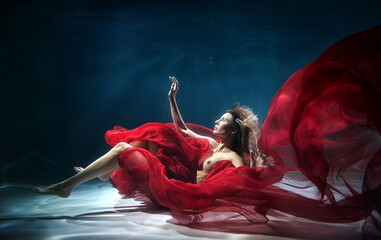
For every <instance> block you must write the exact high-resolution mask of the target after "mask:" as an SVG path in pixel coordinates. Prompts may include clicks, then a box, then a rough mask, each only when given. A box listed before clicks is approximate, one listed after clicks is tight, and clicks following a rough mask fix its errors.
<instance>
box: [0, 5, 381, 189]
mask: <svg viewBox="0 0 381 240" xmlns="http://www.w3.org/2000/svg"><path fill="white" fill-rule="evenodd" d="M0 8H1V10H0V11H1V38H0V61H1V62H0V79H1V95H0V97H1V127H2V133H1V159H0V161H1V167H2V172H3V173H8V175H14V174H15V172H23V173H25V172H28V173H29V174H30V175H29V177H28V176H27V177H26V178H24V179H23V181H28V178H32V176H33V175H36V174H38V175H41V174H46V176H49V175H50V174H47V172H49V171H51V173H52V174H53V175H51V176H53V177H56V178H59V177H61V175H62V176H68V175H69V174H70V173H72V172H71V171H72V169H71V167H72V166H74V165H83V166H86V165H87V164H88V163H89V162H91V161H92V160H94V159H96V158H97V157H99V156H100V155H101V154H103V153H105V152H106V151H107V150H108V149H109V148H108V146H107V145H106V144H105V143H104V140H103V134H104V132H105V131H107V130H108V129H110V128H112V127H113V126H114V125H122V126H124V127H126V128H134V127H137V126H139V125H141V124H143V123H145V122H169V121H171V117H170V110H169V103H168V98H167V93H168V90H169V88H170V81H169V80H168V76H169V75H174V76H176V77H177V78H178V79H179V81H180V90H179V92H178V96H177V99H178V104H179V107H180V110H181V112H182V115H183V118H184V119H185V121H187V122H193V123H197V124H200V125H204V126H207V127H213V122H214V120H215V119H216V118H218V117H219V116H220V115H221V114H222V113H223V111H224V110H225V109H227V108H230V107H231V105H232V104H233V103H234V102H235V101H239V102H240V103H241V104H244V105H248V106H250V107H251V108H253V110H254V111H255V112H256V113H257V114H258V115H259V118H260V119H261V120H262V121H263V119H264V118H265V117H266V112H267V108H268V106H269V103H270V101H271V98H272V96H273V95H274V94H275V92H276V91H277V89H278V88H279V87H280V86H281V85H282V83H283V82H284V81H285V80H286V79H287V78H288V77H289V76H290V75H291V74H292V73H294V72H295V71H297V70H298V69H300V68H301V67H303V66H304V65H306V64H307V63H309V62H310V61H312V60H314V59H315V58H317V57H318V56H319V55H320V54H321V53H322V52H323V51H324V50H325V49H326V48H327V47H329V46H330V45H331V44H333V43H334V42H336V41H338V40H340V39H341V38H343V37H345V36H348V35H350V34H353V33H356V32H359V31H361V30H365V29H368V28H371V27H374V26H377V25H381V14H380V12H381V1H379V0H377V1H376V0H375V1H369V0H368V1H344V0H342V1H338V0H329V1H328V0H320V1H281V0H278V1H276V0H267V1H265V0H263V1H234V0H230V1H136V2H133V1H80V0H78V1H74V0H71V1H10V0H7V1H2V2H1V4H0ZM46 164H48V166H47V167H46V168H44V166H46ZM49 164H50V165H49ZM20 166H21V168H24V170H22V171H20ZM53 167H57V169H54V168H53ZM41 169H43V170H41ZM16 170H17V171H16ZM3 175H4V174H3ZM23 176H25V174H24V175H23ZM51 176H50V177H51ZM15 178H20V177H15ZM3 181H8V182H9V181H11V180H9V179H8V180H3ZM12 181H14V180H12Z"/></svg>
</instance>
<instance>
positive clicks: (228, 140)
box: [219, 138, 233, 151]
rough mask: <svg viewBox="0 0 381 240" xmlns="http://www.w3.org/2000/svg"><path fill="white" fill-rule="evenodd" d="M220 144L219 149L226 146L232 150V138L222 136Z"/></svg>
mask: <svg viewBox="0 0 381 240" xmlns="http://www.w3.org/2000/svg"><path fill="white" fill-rule="evenodd" d="M221 144H222V146H221V147H220V148H219V149H223V148H228V149H230V150H232V151H233V140H232V139H231V138H222V140H221Z"/></svg>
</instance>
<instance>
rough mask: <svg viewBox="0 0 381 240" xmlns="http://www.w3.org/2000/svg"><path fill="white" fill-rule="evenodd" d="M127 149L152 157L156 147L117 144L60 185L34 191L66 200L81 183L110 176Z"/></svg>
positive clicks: (147, 144)
mask: <svg viewBox="0 0 381 240" xmlns="http://www.w3.org/2000/svg"><path fill="white" fill-rule="evenodd" d="M129 147H140V148H145V149H147V150H148V151H150V152H151V153H152V154H153V155H155V154H156V152H157V145H156V144H154V143H151V142H147V141H134V142H131V145H130V144H127V143H125V142H121V143H118V144H117V145H116V146H115V147H113V148H112V149H111V150H110V151H109V152H108V153H106V154H105V155H104V156H102V157H100V158H99V159H97V160H95V161H94V162H93V163H91V164H90V165H89V166H87V167H86V168H85V169H83V168H81V169H79V168H78V169H77V170H81V171H79V172H78V173H77V174H76V175H74V176H72V177H71V178H68V179H66V180H64V181H62V182H60V183H57V184H53V185H50V186H47V187H45V188H42V187H36V188H35V189H34V191H35V192H36V193H39V194H47V195H56V196H59V197H63V198H66V197H68V196H69V195H70V193H71V191H72V190H73V189H74V188H75V187H76V186H78V185H79V184H81V183H84V182H86V181H89V180H91V179H93V178H96V177H99V178H101V179H108V178H109V177H110V175H111V174H112V173H113V172H114V171H115V170H116V169H118V167H119V165H118V156H119V154H120V153H122V152H123V151H124V150H125V149H127V148H129Z"/></svg>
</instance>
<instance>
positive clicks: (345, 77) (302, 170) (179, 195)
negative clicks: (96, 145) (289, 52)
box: [105, 27, 381, 222]
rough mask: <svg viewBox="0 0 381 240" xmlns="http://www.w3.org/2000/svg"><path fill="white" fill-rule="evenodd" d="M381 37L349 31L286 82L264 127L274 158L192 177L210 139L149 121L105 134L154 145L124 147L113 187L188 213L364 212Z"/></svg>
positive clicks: (376, 175) (377, 120)
mask: <svg viewBox="0 0 381 240" xmlns="http://www.w3.org/2000/svg"><path fill="white" fill-rule="evenodd" d="M380 42H381V27H377V28H373V29H370V30H367V31H364V32H361V33H358V34H355V35H352V36H350V37H347V38H345V39H343V40H341V41H339V42H338V43H336V44H334V45H333V46H331V47H330V48H329V49H327V50H326V51H325V52H324V53H323V54H322V55H321V56H320V57H319V58H318V59H316V60H315V61H313V62H311V63H310V64H308V65H307V66H305V67H304V68H302V69H300V70H299V71H298V72H296V73H295V74H294V75H292V76H291V77H290V78H289V79H288V80H287V81H286V82H285V84H284V85H283V86H282V87H281V88H280V90H279V91H278V92H277V94H276V95H275V96H274V98H273V100H272V102H271V105H270V108H269V111H268V115H267V118H266V120H265V122H264V124H263V125H262V127H261V138H260V148H261V150H262V151H263V152H264V153H265V154H267V155H269V156H272V157H273V158H274V160H275V164H274V166H272V167H269V168H258V167H254V168H250V167H246V166H243V167H238V168H236V167H234V166H233V165H232V164H231V162H229V161H221V162H218V163H216V164H215V166H214V167H213V169H212V171H211V172H210V174H209V175H208V176H207V178H206V179H205V180H204V181H203V182H202V183H201V184H195V177H196V175H195V174H196V170H197V169H199V168H200V165H201V164H202V163H200V162H199V160H200V159H201V156H202V155H203V154H205V153H206V151H207V150H208V147H209V145H208V142H207V141H206V140H203V139H195V138H192V137H184V136H182V135H181V134H179V133H178V132H177V131H176V130H175V129H174V128H173V125H172V124H160V123H147V124H144V125H142V126H140V127H138V128H136V129H133V130H126V129H124V128H121V127H115V128H114V129H113V130H110V131H108V132H107V133H106V134H105V139H106V142H107V143H108V144H109V145H110V146H115V145H116V144H117V143H118V142H131V141H133V140H147V141H151V142H154V143H156V144H157V145H158V147H159V149H158V152H157V154H156V156H153V155H152V154H151V153H149V152H148V151H146V150H144V149H137V148H130V149H127V150H125V151H124V152H123V153H122V154H121V155H120V157H119V159H120V162H119V163H120V168H119V169H118V170H117V171H116V172H114V173H113V175H112V176H111V178H112V182H113V184H114V186H115V187H116V188H117V189H118V190H119V191H120V192H121V193H122V194H126V195H133V193H134V192H135V191H137V190H138V191H139V190H141V191H144V192H145V193H146V194H147V195H148V196H149V197H150V198H151V199H153V201H156V202H157V203H158V204H160V205H162V206H165V207H167V208H170V209H172V210H174V211H176V212H181V213H188V214H199V213H203V212H208V211H218V212H237V213H239V214H241V215H242V216H245V217H246V218H247V219H248V220H249V221H251V222H256V221H266V217H265V215H266V212H267V211H268V210H269V209H275V210H278V211H281V212H284V213H288V214H292V215H295V216H300V217H304V218H309V219H313V220H318V221H324V222H351V221H357V220H361V219H364V218H365V217H366V216H367V215H369V213H370V212H371V211H372V209H373V208H374V206H375V202H374V195H375V193H377V191H379V190H378V189H379V188H380V187H379V185H380V182H381V174H380V169H381V159H380V158H381V137H380V130H381V106H380V105H381V99H380V96H381V84H380V82H381V68H380V66H381V44H380ZM188 126H189V127H190V128H193V130H194V131H196V132H198V133H199V134H202V135H211V130H208V129H206V128H203V127H201V126H197V125H194V124H190V125H188ZM139 159H140V160H142V159H146V161H147V162H148V164H139V161H140V160H139ZM134 161H135V163H133V164H132V165H131V162H134ZM142 162H144V163H145V161H142ZM283 177H285V178H289V179H294V180H301V179H303V180H304V181H307V182H309V183H311V185H314V186H316V189H317V190H318V192H319V193H320V197H317V198H315V199H313V198H308V197H305V196H302V195H299V194H297V193H294V192H293V191H290V190H285V189H283V188H280V187H278V186H277V185H276V184H275V183H278V182H280V181H281V180H282V179H283ZM274 184H275V185H274ZM291 185H292V184H291ZM300 188H303V187H300Z"/></svg>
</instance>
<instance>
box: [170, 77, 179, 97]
mask: <svg viewBox="0 0 381 240" xmlns="http://www.w3.org/2000/svg"><path fill="white" fill-rule="evenodd" d="M169 80H171V81H172V86H171V90H169V93H168V97H170V98H174V97H175V96H176V93H177V90H178V89H179V88H178V85H179V82H178V81H177V79H176V78H175V77H171V76H169Z"/></svg>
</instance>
